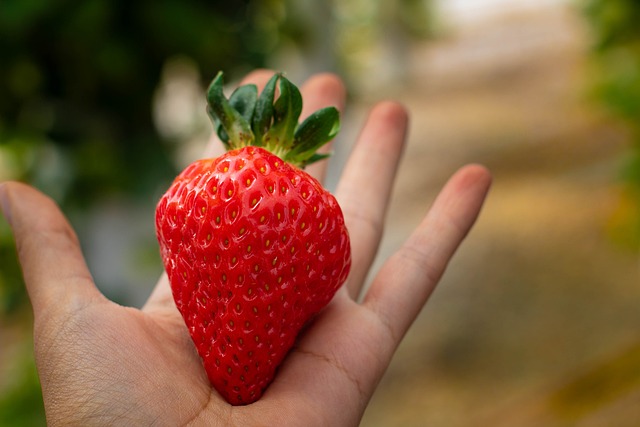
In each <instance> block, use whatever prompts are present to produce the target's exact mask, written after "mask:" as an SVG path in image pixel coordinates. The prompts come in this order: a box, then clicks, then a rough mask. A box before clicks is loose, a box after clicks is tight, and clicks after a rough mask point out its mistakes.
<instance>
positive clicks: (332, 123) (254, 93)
mask: <svg viewBox="0 0 640 427" xmlns="http://www.w3.org/2000/svg"><path fill="white" fill-rule="evenodd" d="M223 84H224V81H223V73H222V72H219V73H218V75H217V76H216V77H215V78H214V79H213V81H212V82H211V84H210V85H209V89H208V90H207V114H208V115H209V117H210V118H211V120H212V121H213V124H214V127H215V131H216V133H217V135H218V137H219V138H220V140H221V141H222V143H223V144H224V145H225V148H226V149H227V150H228V151H229V150H235V149H238V148H242V147H247V146H256V147H262V148H264V149H266V150H268V151H270V152H271V153H273V154H275V155H276V156H278V157H280V158H281V159H282V160H284V161H286V162H288V163H290V164H292V165H295V166H297V167H299V168H304V167H305V166H307V165H309V164H311V163H314V162H317V161H318V160H322V159H324V158H327V157H329V156H330V154H324V153H323V154H320V153H317V150H318V149H319V148H320V147H322V146H323V145H325V144H326V143H327V142H329V141H330V140H332V139H333V138H334V137H335V136H336V134H337V133H338V131H339V130H340V113H339V112H338V110H337V109H336V108H335V107H326V108H322V109H320V110H317V111H316V112H314V113H313V114H311V115H310V116H309V117H307V118H306V119H305V120H304V121H303V122H302V123H298V120H299V119H300V113H301V112H302V95H301V94H300V91H299V90H298V88H297V87H296V86H295V85H294V84H293V83H291V82H290V81H289V80H288V79H287V78H285V77H284V76H283V75H282V73H277V74H275V75H274V76H273V77H272V78H271V79H270V80H269V81H268V82H267V84H266V86H265V87H264V89H263V90H262V92H261V93H260V95H258V88H257V86H256V85H253V84H247V85H243V86H240V87H238V88H237V89H236V90H235V91H234V92H233V93H232V94H231V95H230V96H229V98H228V99H227V98H226V97H225V95H224V92H223V89H224V87H223ZM276 91H277V92H278V97H277V98H276Z"/></svg>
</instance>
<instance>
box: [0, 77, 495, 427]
mask: <svg viewBox="0 0 640 427" xmlns="http://www.w3.org/2000/svg"><path fill="white" fill-rule="evenodd" d="M271 74H272V73H271V72H269V71H266V70H261V71H256V72H254V73H252V74H250V75H249V76H247V78H246V79H245V81H244V83H249V82H253V83H256V84H257V85H258V86H259V87H262V86H263V85H264V84H265V82H266V81H267V79H268V78H269V77H270V76H271ZM302 94H303V98H304V100H305V108H304V111H303V116H304V115H305V112H307V114H308V112H311V111H315V110H317V109H319V108H322V107H325V106H328V105H334V106H337V107H338V108H339V109H342V107H343V106H344V100H345V90H344V87H343V85H342V83H341V81H340V80H339V79H338V78H337V77H335V76H333V75H330V74H321V75H317V76H314V77H312V78H311V79H309V81H307V83H306V84H305V85H304V86H303V88H302ZM406 129H407V114H406V112H405V110H404V108H403V107H402V106H400V105H399V104H397V103H394V102H381V103H379V104H378V105H376V106H375V107H374V108H373V109H372V111H371V113H370V115H369V118H368V120H367V122H366V124H365V126H364V127H363V129H362V132H361V134H360V136H359V138H358V141H357V143H356V145H355V147H354V150H353V152H352V154H351V156H350V159H349V161H348V163H347V166H346V168H345V171H344V173H343V176H342V178H341V181H340V184H339V186H338V189H337V191H336V197H337V199H338V201H339V202H340V205H341V207H342V210H343V212H344V215H345V219H346V223H347V227H348V229H349V233H350V235H351V245H352V257H353V261H352V262H353V264H352V271H351V275H350V277H349V279H348V281H347V283H346V284H345V286H344V287H343V288H342V289H341V290H340V291H339V292H338V293H337V294H336V296H335V297H334V299H333V300H332V301H331V303H330V304H329V305H328V306H327V307H326V308H325V309H324V310H323V311H322V312H321V313H320V314H319V315H318V316H317V317H316V318H315V319H314V320H313V322H312V324H310V325H309V326H308V327H307V328H306V329H305V330H304V332H303V333H302V334H301V336H300V337H299V340H298V342H297V343H296V345H295V347H294V348H293V350H292V351H291V352H290V353H289V355H288V356H287V358H286V359H285V361H284V363H283V364H282V365H281V367H280V369H279V371H278V373H277V375H276V378H275V379H274V381H273V383H272V384H271V385H270V386H269V388H268V389H267V390H266V392H265V394H264V396H263V397H262V398H261V399H260V400H259V401H257V402H255V403H253V404H251V405H247V406H236V407H234V406H230V405H229V404H227V403H226V402H225V401H224V400H223V399H222V398H221V397H220V395H219V394H218V393H217V392H216V391H215V390H214V389H213V388H212V387H211V385H210V384H209V381H208V379H207V376H206V373H205V371H204V369H203V367H202V364H201V362H200V359H199V357H198V355H197V353H196V351H195V347H194V346H193V344H192V342H191V339H190V337H189V334H188V331H187V328H186V326H185V325H184V323H183V321H182V318H181V317H180V314H179V313H178V311H177V309H176V307H175V305H174V303H173V299H172V297H171V291H170V287H169V284H168V281H167V278H166V275H163V276H162V277H161V278H160V280H159V282H158V285H157V286H156V288H155V290H154V291H153V293H152V295H151V296H150V298H149V300H148V301H147V303H146V304H145V305H144V307H143V308H142V309H140V310H138V309H134V308H130V307H123V306H120V305H117V304H115V303H113V302H111V301H109V300H107V299H106V298H105V297H104V296H103V295H102V294H101V293H100V292H99V291H98V289H97V288H96V286H95V284H94V283H93V280H92V278H91V275H90V273H89V271H88V269H87V266H86V264H85V261H84V258H83V255H82V253H81V250H80V246H79V244H78V241H77V238H76V236H75V233H74V232H73V230H72V229H71V227H70V225H69V224H68V222H67V221H66V219H65V218H64V216H63V214H62V213H61V212H60V210H59V209H58V208H57V207H56V205H55V204H54V203H53V202H52V201H51V200H50V199H49V198H47V197H46V196H44V195H42V194H41V193H39V192H38V191H37V190H34V189H33V188H31V187H28V186H26V185H24V184H19V183H15V182H8V183H4V184H1V185H0V202H1V204H2V211H3V212H4V214H5V216H6V217H7V219H8V221H9V223H10V225H11V227H12V229H13V232H14V235H15V240H16V246H17V250H18V254H19V258H20V262H21V265H22V269H23V274H24V279H25V283H26V286H27V290H28V293H29V296H30V299H31V302H32V305H33V310H34V319H35V324H34V336H35V354H36V363H37V368H38V373H39V375H40V379H41V383H42V392H43V397H44V402H45V410H46V414H47V420H48V422H49V424H51V425H56V424H65V425H67V424H71V425H105V424H107V425H171V426H174V425H187V424H189V425H210V426H217V425H219V426H228V425H238V426H253V425H265V426H270V425H282V426H286V425H293V426H298V425H305V426H315V425H318V426H323V425H331V426H349V425H357V424H358V423H359V421H360V419H361V417H362V414H363V412H364V410H365V407H366V405H367V403H368V402H369V400H370V398H371V395H372V393H373V391H374V389H375V387H376V385H377V383H378V381H379V380H380V378H381V376H382V374H383V373H384V371H385V370H386V368H387V366H388V364H389V362H390V360H391V357H392V356H393V353H394V352H395V350H396V348H397V346H398V344H399V342H400V340H401V339H402V337H403V336H404V334H405V332H406V331H407V329H408V328H409V326H410V325H411V324H412V322H413V320H414V319H415V317H416V316H417V314H418V313H419V311H420V309H421V308H422V306H423V305H424V303H425V302H426V301H427V299H428V297H429V295H430V294H431V291H432V290H433V288H434V287H435V285H436V284H437V282H438V280H439V279H440V277H441V275H442V273H443V272H444V269H445V267H446V265H447V263H448V261H449V260H450V258H451V257H452V255H453V253H454V252H455V250H456V248H457V247H458V245H459V244H460V243H461V241H462V240H463V238H464V237H465V235H466V233H467V232H468V230H469V229H470V227H471V226H472V224H473V222H474V221H475V219H476V217H477V215H478V213H479V211H480V208H481V205H482V202H483V200H484V198H485V195H486V193H487V190H488V188H489V184H490V176H489V173H488V172H487V171H486V170H485V169H484V168H482V167H480V166H475V165H471V166H466V167H464V168H462V169H461V170H459V171H458V172H457V173H456V174H455V175H454V176H453V177H452V178H451V179H450V180H449V182H448V183H447V184H446V185H445V187H444V188H443V189H442V191H441V193H440V194H439V196H438V197H437V199H436V200H435V202H434V204H433V206H432V208H431V209H430V211H429V212H428V213H427V215H426V216H425V219H424V220H423V221H422V223H421V224H420V225H419V226H418V227H417V229H416V230H415V231H414V233H413V234H412V235H411V236H410V238H409V239H408V240H407V242H406V243H405V244H404V245H403V246H402V247H401V249H399V250H398V252H397V253H396V254H394V255H393V256H392V257H391V258H389V259H388V260H387V261H386V263H385V264H384V266H383V267H382V269H381V270H380V272H379V273H378V274H377V276H376V277H375V278H374V279H373V281H372V282H371V285H370V286H369V287H368V289H366V291H364V292H363V284H364V281H365V279H366V277H367V273H368V271H369V269H370V267H371V264H372V262H373V259H374V257H375V255H376V251H377V248H378V245H379V243H380V239H381V236H382V227H383V222H384V216H385V212H386V208H387V204H388V202H389V196H390V192H391V188H392V184H393V181H394V177H395V173H396V169H397V166H398V163H399V160H400V157H401V153H402V150H403V145H404V141H405V134H406ZM216 150H218V148H217V147H215V146H212V147H210V152H209V153H207V155H216V154H217V152H216ZM325 166H326V165H322V164H321V165H317V166H316V165H314V167H310V168H309V169H310V173H312V175H314V176H316V177H318V178H319V179H322V177H323V175H324V167H325ZM361 293H362V294H363V295H361Z"/></svg>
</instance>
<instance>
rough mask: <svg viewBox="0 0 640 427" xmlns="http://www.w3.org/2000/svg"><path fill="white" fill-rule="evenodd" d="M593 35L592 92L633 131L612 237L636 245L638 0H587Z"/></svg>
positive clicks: (639, 205)
mask: <svg viewBox="0 0 640 427" xmlns="http://www.w3.org/2000/svg"><path fill="white" fill-rule="evenodd" d="M584 10H585V13H586V16H587V18H588V21H589V23H590V25H591V30H592V36H593V39H594V40H593V41H594V44H593V49H592V56H593V57H594V59H595V63H596V69H597V71H596V73H597V76H596V94H597V96H598V98H599V99H600V101H601V102H602V103H603V104H604V105H605V106H606V107H607V108H608V109H609V111H611V112H612V113H613V114H614V115H615V116H616V117H617V118H619V119H620V120H622V121H623V122H624V123H625V124H626V126H627V128H628V129H629V131H630V133H631V138H632V142H631V143H632V149H631V153H630V155H629V159H628V161H627V164H626V166H625V169H624V172H623V173H624V178H625V181H626V183H627V188H626V193H625V197H626V198H627V199H628V200H625V202H624V206H623V208H622V210H621V212H620V213H619V214H618V221H617V222H618V223H617V224H616V228H617V231H616V233H615V234H616V236H617V237H618V238H619V239H620V240H624V241H625V242H626V243H627V244H628V245H630V246H632V247H633V248H635V249H639V248H640V215H638V213H639V212H640V25H639V23H640V2H638V1H637V0H586V2H585V6H584Z"/></svg>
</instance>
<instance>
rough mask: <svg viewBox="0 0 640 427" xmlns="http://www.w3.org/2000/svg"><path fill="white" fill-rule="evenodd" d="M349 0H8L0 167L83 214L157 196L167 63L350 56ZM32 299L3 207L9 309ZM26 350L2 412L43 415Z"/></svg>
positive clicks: (5, 308)
mask: <svg viewBox="0 0 640 427" xmlns="http://www.w3.org/2000/svg"><path fill="white" fill-rule="evenodd" d="M342 4H343V3H342V2H340V1H337V0H334V1H330V2H327V3H326V4H325V3H313V1H311V0H309V1H308V0H299V1H298V0H237V1H222V0H209V1H205V0H155V1H150V0H140V1H136V2H130V1H126V0H83V1H80V0H51V1H39V0H3V1H0V181H1V180H5V179H16V180H20V181H23V182H27V183H30V184H32V185H34V186H36V187H37V188H39V189H40V190H42V191H43V192H45V193H46V194H48V195H50V196H51V197H53V198H54V199H55V200H56V201H57V202H58V203H59V204H60V205H61V206H62V208H63V210H64V211H65V213H67V215H70V216H71V217H74V218H76V219H78V218H79V219H82V216H83V215H86V212H87V211H88V210H89V208H91V207H92V206H95V205H96V203H98V202H100V201H101V200H104V199H105V198H107V197H111V196H116V197H118V198H128V199H130V200H137V201H142V203H143V204H144V203H146V204H148V205H153V203H154V202H155V200H154V198H155V197H157V196H158V191H159V186H162V185H164V184H166V183H168V182H169V181H170V180H171V179H172V178H173V177H174V176H175V175H176V173H177V171H176V170H175V163H174V158H175V151H176V149H177V147H176V144H173V143H171V142H172V141H166V140H163V138H162V137H161V136H160V134H159V133H158V130H157V123H156V124H154V117H153V108H152V106H153V102H154V96H155V95H156V93H157V92H156V91H157V90H158V87H159V84H160V82H161V79H162V72H163V67H164V66H165V65H166V64H168V63H171V61H173V60H175V59H176V58H179V59H185V58H186V59H187V60H188V62H189V64H194V65H195V68H197V72H198V73H199V75H200V76H202V79H203V81H202V82H200V84H201V85H202V86H203V87H205V86H206V85H207V84H208V83H209V80H210V79H211V78H212V77H213V76H214V75H215V74H216V73H217V72H218V71H219V70H224V71H225V74H226V76H227V79H229V80H232V79H234V78H238V77H240V76H241V75H242V74H244V73H245V72H247V71H248V70H250V69H253V68H256V67H263V66H268V65H271V62H270V61H269V57H272V56H273V54H274V52H276V51H277V50H278V48H279V47H280V46H281V45H283V44H288V45H289V46H291V45H295V46H296V47H297V48H298V49H299V50H308V51H315V52H316V53H317V54H319V55H321V56H332V55H335V56H339V55H340V54H341V52H340V49H339V48H338V45H339V44H340V43H343V42H344V40H342V41H341V40H337V39H335V38H332V37H327V31H330V30H331V29H332V28H334V27H335V26H342V27H343V30H344V31H343V32H342V33H341V34H343V35H344V34H347V35H348V34H352V33H357V32H358V31H359V28H353V27H352V26H351V25H350V24H349V21H348V20H347V21H344V20H341V19H340V17H339V14H337V13H336V12H335V9H336V8H337V7H338V6H340V5H342ZM354 4H355V3H354ZM427 4H428V0H395V1H394V2H389V3H384V5H385V7H386V8H387V9H384V8H383V2H357V5H356V6H357V7H358V8H361V9H362V8H364V9H367V8H370V7H372V6H373V7H374V8H375V9H376V10H378V12H380V13H377V14H375V19H371V20H370V21H368V22H367V25H370V26H373V27H376V26H378V27H383V26H387V25H395V26H396V27H397V26H398V25H400V27H402V28H403V31H405V32H406V34H409V35H412V36H419V35H423V34H424V30H425V28H426V27H425V22H424V19H423V18H424V17H425V16H426V15H423V12H425V10H426V9H424V8H425V6H426V5H427ZM389 5H391V6H389ZM312 6H313V7H312ZM389 7H391V9H388V8H389ZM383 9H384V10H386V11H387V12H385V13H382V12H383ZM303 10H304V11H306V12H305V13H302V12H301V11H303ZM317 10H321V11H324V12H326V13H323V14H319V15H318V14H317V13H316V11H317ZM389 10H391V11H392V12H393V13H391V14H389V13H388V12H389ZM388 16H393V19H392V20H391V21H393V22H391V21H390V19H389V18H388ZM374 42H377V41H376V40H374ZM319 46H321V47H322V48H319ZM364 48H365V49H366V48H369V47H368V46H364ZM335 59H336V58H327V59H326V61H325V62H324V64H327V65H328V68H329V69H332V68H333V66H332V64H335V63H339V61H337V60H335ZM318 71H319V70H318ZM80 237H81V240H82V236H80ZM153 253H154V255H155V257H156V258H158V257H157V252H156V251H155V249H154V252H153ZM158 265H159V264H158ZM27 309H28V299H27V296H26V292H25V289H24V285H23V283H22V278H21V274H20V269H19V265H18V262H17V259H16V253H15V247H14V244H13V240H12V236H11V232H10V230H9V227H8V225H7V224H6V222H5V221H3V220H0V321H2V320H6V319H12V321H16V319H21V318H23V317H24V315H25V312H26V310H27ZM21 316H22V317H21ZM28 353H29V354H28V355H25V357H24V361H25V364H24V366H22V365H21V366H22V367H20V368H16V369H15V370H14V371H15V372H12V375H11V376H10V377H11V378H6V379H5V381H4V382H3V381H0V425H25V426H28V425H29V426H30V425H44V415H43V410H42V398H41V396H40V391H39V384H38V380H37V375H36V372H35V368H34V364H33V355H32V354H31V350H30V349H29V351H28ZM23 368H24V369H23ZM23 371H24V372H23Z"/></svg>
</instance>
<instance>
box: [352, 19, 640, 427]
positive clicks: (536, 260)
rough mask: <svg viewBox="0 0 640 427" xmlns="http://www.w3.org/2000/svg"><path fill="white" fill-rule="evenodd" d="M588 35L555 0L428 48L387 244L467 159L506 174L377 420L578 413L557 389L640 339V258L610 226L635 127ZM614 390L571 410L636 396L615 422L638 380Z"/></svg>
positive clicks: (417, 329) (379, 404)
mask: <svg viewBox="0 0 640 427" xmlns="http://www.w3.org/2000/svg"><path fill="white" fill-rule="evenodd" d="M584 34H585V33H584V31H583V29H582V28H581V25H580V22H579V20H578V19H577V18H576V16H575V15H574V14H572V13H571V12H569V11H567V10H566V9H563V8H559V7H554V8H550V9H548V10H546V11H539V13H534V14H527V15H523V16H508V17H505V18H503V20H502V21H501V22H495V23H493V24H492V25H489V26H487V27H484V28H481V27H478V28H474V29H472V30H469V31H468V32H466V33H462V34H458V35H454V36H452V37H451V38H448V39H445V40H443V41H440V42H438V43H436V44H435V45H429V46H426V47H417V48H416V50H415V52H414V56H413V57H412V61H413V62H412V67H413V69H414V70H415V71H414V74H413V79H414V82H413V84H412V91H411V93H407V94H405V96H404V97H403V98H402V99H403V100H404V102H405V103H406V104H407V105H408V107H409V108H410V109H411V111H412V117H413V121H412V134H411V138H410V143H409V147H408V150H407V155H406V158H405V161H404V165H403V168H402V170H401V172H400V177H399V182H398V185H397V191H396V195H395V202H394V205H393V207H392V209H391V211H390V216H389V222H388V231H389V233H388V236H387V238H386V240H385V241H384V245H383V248H382V250H381V252H382V254H381V255H382V257H385V256H386V255H388V254H389V253H391V252H392V251H393V250H394V249H395V248H397V247H398V245H400V244H401V242H402V241H403V240H404V239H405V238H406V236H407V235H408V233H409V232H410V231H411V229H412V228H413V227H414V226H415V225H416V224H417V223H418V221H419V220H420V218H421V216H422V215H423V214H424V212H425V211H426V209H428V206H429V204H430V202H431V201H432V200H433V197H434V196H435V192H436V191H437V189H438V188H439V187H440V186H441V185H442V183H443V182H444V181H445V180H446V178H447V177H448V176H449V175H450V174H451V173H452V172H453V171H454V170H455V169H456V168H457V167H459V166H460V165H463V164H465V163H468V162H480V163H483V164H485V165H487V166H488V167H489V168H490V169H491V170H492V172H493V174H494V179H495V184H494V187H493V189H492V192H491V195H490V197H489V199H488V201H487V204H486V206H485V209H484V211H483V213H482V216H481V218H480V220H479V222H478V224H477V226H476V228H475V229H474V230H473V232H472V233H471V235H470V236H469V238H468V240H467V241H466V242H465V245H464V247H463V248H462V249H461V250H460V252H459V253H458V254H457V256H456V258H455V259H454V260H453V262H452V264H451V266H450V269H449V271H448V273H447V274H446V275H445V277H444V279H443V281H442V283H441V285H440V287H439V288H438V290H437V291H436V292H435V294H434V296H433V298H432V300H431V301H430V303H429V304H428V306H427V308H426V310H424V311H423V313H422V314H421V315H420V317H419V318H418V320H417V322H416V325H415V326H414V328H413V329H412V330H411V331H410V332H409V334H408V335H407V337H406V340H405V342H404V343H403V344H402V346H401V348H400V349H399V351H398V353H397V355H396V357H395V359H394V361H393V363H392V366H391V368H390V370H389V372H388V374H387V375H386V376H385V378H384V379H383V381H382V384H381V387H380V389H379V391H378V392H377V393H376V395H375V397H374V400H373V402H372V405H371V406H370V408H369V409H368V411H367V413H366V416H365V419H364V421H363V423H362V425H363V426H367V427H375V426H405V427H406V426H427V425H430V426H477V425H502V424H501V423H503V422H504V423H505V424H504V425H525V424H524V421H525V420H526V421H527V422H531V423H533V424H531V425H545V426H547V425H551V426H553V425H563V424H562V422H566V421H567V418H566V417H565V418H562V417H563V416H561V415H558V414H555V413H554V412H553V409H550V408H551V407H550V406H549V405H548V404H547V403H548V402H547V400H548V399H549V396H551V395H553V393H555V391H556V390H559V389H562V387H564V386H565V385H566V384H571V382H572V381H574V380H575V378H577V377H579V376H580V375H581V373H583V372H589V370H590V369H595V367H597V366H600V365H601V364H602V363H605V362H606V361H607V360H609V359H612V358H613V359H615V358H616V357H618V355H619V354H624V352H625V351H627V349H628V348H629V345H631V343H633V342H635V340H640V337H638V335H637V326H638V320H640V317H639V315H638V313H639V312H640V311H639V307H640V262H639V261H638V257H637V255H634V254H633V253H631V252H628V251H625V250H623V249H622V248H620V247H618V246H616V245H615V244H614V243H613V241H612V239H611V238H610V236H609V235H608V231H607V230H608V226H609V225H610V224H611V221H612V218H614V214H615V211H616V209H618V206H619V194H618V191H617V188H616V178H617V176H618V174H619V171H620V166H621V161H622V159H623V156H624V149H625V139H624V134H623V132H622V131H621V130H620V129H619V128H616V127H615V126H613V125H611V124H610V123H609V122H607V121H606V120H605V119H604V118H603V116H602V114H600V113H598V112H597V111H596V109H595V108H594V107H593V105H590V104H589V102H588V100H587V99H586V96H587V93H586V90H585V87H586V70H587V67H586V63H585V55H584V53H585V51H586V42H585V37H584ZM634 354H635V353H634ZM638 363H640V360H638ZM636 366H637V364H636ZM633 387H636V388H635V389H637V390H640V380H639V381H638V384H636V385H635V386H634V385H632V386H630V388H633ZM637 395H638V393H636V397H637ZM613 396H614V397H613V398H610V399H609V398H602V399H600V400H598V399H596V400H595V401H592V402H591V407H590V408H589V409H588V410H586V411H584V412H579V411H578V412H576V414H578V415H576V414H574V413H570V414H569V415H567V416H568V417H569V418H568V420H569V421H571V422H572V424H570V425H578V424H579V425H601V424H598V421H597V420H598V419H599V418H598V416H601V414H602V413H606V412H607V411H609V412H611V411H610V408H612V407H613V406H612V405H618V406H620V405H621V406H622V407H624V408H626V410H625V411H622V410H619V411H616V412H615V413H619V414H621V415H619V417H622V418H620V424H616V425H623V424H622V422H623V421H624V420H627V419H631V418H630V417H632V416H634V415H635V416H636V417H637V416H639V415H640V409H633V408H634V407H633V405H632V403H633V402H634V399H633V398H629V397H628V396H629V393H628V389H625V390H623V392H622V391H621V392H620V393H614V394H613ZM631 396H633V395H631ZM625 399H627V400H629V401H630V403H629V402H628V403H625V402H626V401H625ZM635 401H636V403H637V399H636V400H635ZM594 402H595V403H594ZM571 404H580V402H577V403H575V402H573V403H567V405H569V406H570V405H571ZM638 406H639V407H640V405H638ZM534 409H535V410H534ZM560 412H562V411H561V410H560ZM518 414H526V415H527V417H528V418H523V416H524V415H522V416H520V418H518ZM598 414H600V415H598ZM565 415H566V414H565ZM514 416H515V419H514V418H513V417H514ZM479 417H483V419H486V420H490V421H488V422H487V423H480V424H479V423H478V419H479ZM571 417H573V418H571ZM636 419H637V418H636ZM536 420H537V421H538V422H537V421H536ZM541 420H544V422H543V423H541ZM578 421H579V422H580V423H582V424H580V423H579V422H578ZM609 421H611V419H610V418H609ZM536 422H537V423H536ZM526 425H529V424H526ZM602 425H604V424H602Z"/></svg>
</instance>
